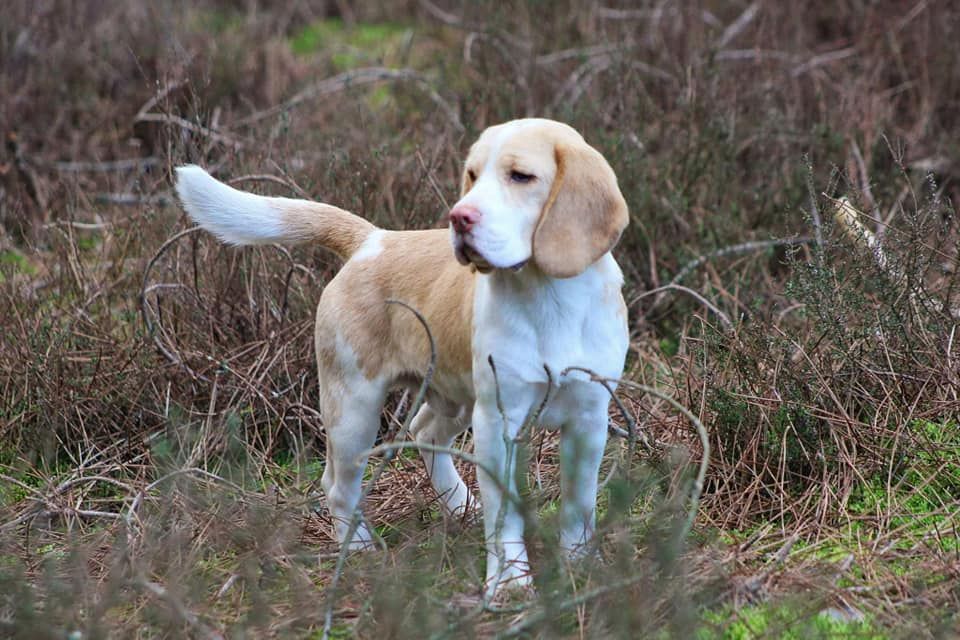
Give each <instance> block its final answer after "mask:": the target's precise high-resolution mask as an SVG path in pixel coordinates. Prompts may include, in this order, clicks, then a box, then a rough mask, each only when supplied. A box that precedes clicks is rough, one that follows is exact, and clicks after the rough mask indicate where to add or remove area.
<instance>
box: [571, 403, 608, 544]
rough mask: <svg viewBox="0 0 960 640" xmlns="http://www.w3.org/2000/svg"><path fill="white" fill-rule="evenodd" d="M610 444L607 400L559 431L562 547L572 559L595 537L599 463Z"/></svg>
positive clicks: (572, 420)
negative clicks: (607, 444) (608, 442)
mask: <svg viewBox="0 0 960 640" xmlns="http://www.w3.org/2000/svg"><path fill="white" fill-rule="evenodd" d="M606 443H607V407H606V398H603V402H601V403H600V405H599V406H598V407H597V408H595V409H594V410H592V411H585V412H583V413H581V414H580V415H578V416H576V417H575V418H574V419H571V420H570V421H569V422H568V423H566V424H564V425H563V426H562V427H561V430H560V493H561V498H562V500H561V506H560V546H561V547H563V549H565V550H566V551H567V553H568V554H570V555H571V556H576V555H578V554H580V553H582V551H583V550H584V545H586V544H587V542H589V541H590V538H592V537H593V529H594V522H595V520H596V508H597V483H598V476H599V473H600V462H601V460H602V459H603V451H604V448H605V446H606Z"/></svg>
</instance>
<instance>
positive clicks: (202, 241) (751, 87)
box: [0, 0, 960, 638]
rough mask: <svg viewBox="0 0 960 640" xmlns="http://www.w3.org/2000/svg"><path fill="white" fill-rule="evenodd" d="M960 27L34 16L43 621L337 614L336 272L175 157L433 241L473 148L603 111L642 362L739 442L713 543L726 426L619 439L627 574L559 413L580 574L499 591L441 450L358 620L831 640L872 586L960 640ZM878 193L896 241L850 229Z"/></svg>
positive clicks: (33, 339)
mask: <svg viewBox="0 0 960 640" xmlns="http://www.w3.org/2000/svg"><path fill="white" fill-rule="evenodd" d="M334 16H338V18H337V21H334V20H332V18H333V17H334ZM958 25H960V22H958V20H957V13H956V10H955V9H954V8H953V7H952V6H951V5H950V3H948V2H946V1H939V2H938V1H936V0H934V1H930V2H926V1H918V2H908V3H879V4H878V3H866V2H859V1H857V0H851V1H849V2H842V3H835V4H834V5H832V6H831V7H827V6H826V5H824V6H822V7H821V6H819V5H818V6H816V7H810V6H806V5H801V4H797V5H796V6H795V7H792V6H787V3H759V2H757V3H752V4H747V3H745V2H716V3H712V2H711V3H642V4H639V5H637V6H633V5H631V6H627V5H623V6H618V5H613V4H598V3H596V2H577V3H566V2H564V3H553V4H550V5H549V8H548V7H547V6H546V5H543V4H542V3H538V2H527V3H516V4H515V5H513V6H512V7H511V8H508V9H507V8H503V7H502V6H501V5H500V3H493V2H480V3H465V4H464V5H463V6H461V5H460V4H456V3H453V4H450V3H445V4H443V5H441V4H439V3H434V2H430V1H428V0H421V1H420V2H412V1H411V2H390V3H384V4H383V6H378V7H376V8H374V7H373V5H371V6H354V5H352V4H350V3H347V2H334V3H324V2H313V1H312V0H311V1H305V2H298V3H290V5H289V7H286V8H282V9H273V8H265V7H257V6H256V5H255V4H249V3H231V2H198V3H194V4H193V5H192V6H190V7H183V6H181V5H180V4H179V3H173V2H167V1H161V2H127V3H96V2H83V1H80V0H67V1H62V2H52V1H51V2H25V1H18V2H13V3H10V6H9V7H5V9H4V20H3V21H2V24H0V96H2V97H0V122H2V123H4V127H5V129H4V130H3V132H2V133H3V134H4V135H5V136H6V138H5V146H4V149H3V151H0V296H2V303H0V319H2V325H0V326H2V328H3V330H2V332H0V474H2V475H0V549H2V551H3V555H4V557H3V559H2V560H0V629H2V630H3V634H6V635H12V636H14V637H31V638H37V637H63V636H64V635H66V634H68V633H71V632H73V631H75V630H82V632H83V637H107V636H110V637H182V636H184V635H189V636H197V637H219V636H229V637H234V636H240V635H244V634H246V635H248V636H251V635H252V636H254V637H261V636H276V637H287V636H310V635H311V634H316V633H318V630H319V629H320V628H321V627H322V625H323V611H324V606H325V603H326V598H327V597H328V596H329V593H328V592H327V590H326V587H327V585H328V584H329V581H330V577H331V573H332V568H333V566H334V562H335V552H336V548H335V545H334V544H333V541H332V540H331V539H330V537H329V526H328V525H329V522H328V521H327V520H326V516H325V514H324V512H323V508H322V504H319V505H318V503H317V500H318V498H317V494H318V491H317V487H316V483H317V479H318V478H319V470H320V469H321V468H322V464H323V459H322V450H323V447H322V442H323V421H322V418H321V416H319V415H318V414H317V411H316V386H317V381H316V373H315V371H314V366H313V362H312V353H311V340H310V333H311V326H312V321H311V313H312V307H313V305H314V304H315V303H316V301H317V298H318V295H319V291H320V290H321V288H322V286H323V283H324V282H326V281H327V280H328V279H329V277H330V276H331V275H332V274H333V273H334V272H335V270H336V268H337V265H336V263H335V261H334V259H333V258H332V256H330V255H329V254H327V253H325V252H324V251H323V250H321V249H317V248H313V247H301V248H297V249H295V250H291V251H284V250H280V249H275V248H262V249H251V250H242V251H238V250H235V249H228V248H224V247H221V246H220V245H218V244H217V243H216V242H214V241H213V239H212V238H210V237H208V236H206V235H205V234H202V233H199V232H189V231H188V227H189V224H188V221H187V220H186V219H185V217H184V216H183V214H182V212H181V211H180V210H179V208H178V207H176V206H175V204H174V203H173V202H172V197H171V190H170V189H171V181H170V176H171V169H172V167H173V166H175V165H177V164H180V163H183V162H187V161H189V162H198V163H201V164H203V165H205V166H207V167H211V168H212V169H213V170H214V171H215V172H216V173H218V174H219V175H220V176H222V177H224V178H226V179H231V180H232V181H233V182H234V183H235V184H238V185H241V186H243V187H244V188H249V189H253V190H257V191H260V192H264V193H273V194H279V195H296V196H309V197H315V198H318V199H323V200H327V201H330V202H332V203H335V204H337V205H339V206H343V207H345V208H348V209H351V210H353V211H356V212H358V213H360V214H362V215H364V216H365V217H367V218H369V219H370V220H372V221H374V222H375V223H377V224H380V225H383V226H387V227H390V228H416V227H430V226H434V225H436V224H438V221H439V220H440V218H441V217H442V214H443V213H444V212H445V211H446V209H447V206H448V204H449V203H450V202H452V201H453V200H454V199H455V196H456V185H457V184H458V172H459V170H460V167H459V161H460V159H461V158H462V157H463V154H464V151H465V150H466V148H467V146H468V145H469V143H470V142H471V141H472V139H473V138H474V137H475V136H476V135H477V133H478V132H479V131H480V130H482V129H483V128H484V127H485V126H487V125H489V124H493V123H495V122H498V121H502V120H504V119H508V118H512V117H517V116H523V115H544V116H548V117H554V118H557V119H561V120H565V121H567V122H570V123H571V124H572V125H574V126H576V127H577V128H579V129H580V130H581V131H583V133H584V134H585V136H586V138H587V139H588V140H589V141H591V142H592V143H593V144H594V145H596V146H597V147H598V148H600V149H601V150H603V152H604V153H605V155H606V156H607V157H608V158H609V159H610V161H611V164H612V165H613V166H614V168H615V170H616V171H617V174H618V176H619V178H620V182H621V186H622V189H623V191H624V194H625V196H626V198H627V201H628V202H629V203H630V206H631V212H632V223H631V226H630V228H629V230H628V231H627V233H626V234H625V237H624V238H623V241H622V242H621V244H620V246H619V248H618V250H617V255H618V259H619V261H620V263H621V265H622V266H623V267H624V271H625V273H626V274H627V280H628V284H627V288H626V291H625V295H626V297H627V300H628V303H629V305H630V311H631V317H632V325H631V326H632V327H633V341H632V342H633V348H632V351H631V355H630V359H629V363H628V371H627V377H628V378H629V379H630V380H633V381H635V382H637V383H641V384H646V385H650V386H654V387H657V388H661V389H664V390H667V391H669V392H670V393H671V394H672V395H673V396H674V397H675V398H677V399H678V400H679V401H680V402H682V403H683V404H684V405H685V406H687V407H690V408H691V410H692V411H693V412H694V413H695V414H696V415H697V416H698V417H699V418H700V419H701V420H702V421H703V422H704V423H705V424H706V426H707V430H708V432H709V434H710V441H711V442H710V444H711V449H712V452H713V453H712V456H711V459H710V468H709V473H708V476H707V485H706V488H705V492H704V496H703V501H702V503H701V505H700V510H699V517H698V519H697V521H696V524H695V531H694V535H693V536H692V538H691V539H689V540H682V539H680V537H679V532H682V530H683V520H684V511H685V508H686V507H687V503H686V501H685V500H686V496H687V495H689V488H690V484H691V482H692V479H693V473H694V467H695V463H696V462H698V460H699V451H700V448H699V444H698V440H697V437H696V433H695V432H694V431H693V430H692V428H691V425H690V424H689V423H688V422H687V421H686V420H684V419H683V418H682V417H681V416H679V414H677V413H676V412H675V411H673V410H672V409H671V408H670V407H669V406H668V405H667V404H666V403H664V402H663V401H661V400H659V399H657V398H654V397H650V396H643V395H641V394H639V393H636V392H633V391H631V390H630V389H628V388H624V389H622V392H621V394H620V396H621V399H622V401H623V403H624V405H625V406H626V408H627V409H628V410H629V411H630V413H631V414H632V415H634V416H636V418H637V425H638V426H639V428H640V429H641V430H642V432H643V433H644V434H645V435H646V436H647V438H649V439H650V441H652V442H653V443H654V446H653V447H652V450H651V449H645V448H642V447H640V448H638V449H637V451H636V453H635V454H634V455H633V456H632V457H628V456H627V443H626V442H625V441H624V440H622V439H614V440H613V441H612V442H611V445H610V451H609V456H608V461H607V464H606V465H605V473H609V475H610V480H609V483H608V484H607V486H606V488H605V490H604V493H603V495H602V496H601V503H602V505H603V509H604V513H606V514H607V517H606V518H605V519H604V522H603V526H602V531H603V542H602V544H601V545H600V554H601V557H602V558H603V559H604V562H598V563H592V565H590V566H576V567H568V566H567V565H565V564H564V563H563V562H562V561H561V560H560V559H558V558H555V557H554V550H553V547H552V545H551V544H550V540H551V537H550V536H551V522H550V514H551V513H552V511H553V509H554V506H555V501H556V498H557V494H558V489H557V486H556V484H557V483H556V473H555V468H554V467H555V465H556V456H555V449H556V447H555V441H554V440H553V438H552V437H551V436H550V435H542V434H541V435H537V436H536V438H535V439H534V441H533V442H532V443H531V445H530V451H531V457H532V458H533V459H534V462H533V464H532V466H531V469H532V470H531V476H530V482H529V495H530V501H531V509H535V510H538V511H540V512H542V514H543V515H544V519H545V521H546V524H545V525H544V526H543V527H542V528H536V529H534V530H533V531H532V532H531V538H532V539H531V545H532V548H533V549H534V552H535V556H536V560H535V563H536V566H537V567H538V574H537V576H536V578H537V584H538V594H539V595H538V597H537V599H536V600H535V601H533V602H530V603H527V604H526V605H525V606H518V607H517V608H516V611H509V610H508V611H497V612H492V611H484V610H482V609H479V608H478V607H477V602H476V600H475V598H473V596H474V595H475V593H476V588H477V585H479V582H480V572H481V568H480V566H479V564H480V561H481V552H480V534H479V532H478V530H477V527H475V526H473V524H472V523H470V522H461V523H454V522H444V521H443V520H442V519H441V518H440V517H439V515H438V509H437V508H436V505H434V504H433V496H432V494H431V492H430V490H429V483H428V482H426V479H425V476H424V472H423V470H422V468H421V465H420V463H419V460H417V459H416V458H415V457H414V456H413V455H410V456H407V455H401V456H399V457H398V458H397V460H396V461H394V462H393V463H392V464H391V465H390V467H389V468H388V470H387V472H386V473H385V474H384V475H383V476H382V477H381V479H380V480H379V482H378V485H377V487H376V488H375V489H374V490H373V492H372V493H371V497H370V500H369V504H368V505H367V506H368V512H369V514H370V516H371V520H372V522H373V523H374V525H375V526H376V527H377V529H378V531H379V532H380V533H381V535H383V536H384V538H385V539H386V541H387V543H388V546H387V550H386V551H383V552H376V553H373V554H370V555H367V556H364V557H357V558H353V559H351V561H350V562H349V563H348V566H347V569H346V573H345V574H344V579H343V580H342V581H341V583H342V585H343V588H342V589H341V590H340V591H339V592H338V593H337V594H335V601H334V603H333V606H334V611H335V616H334V619H335V626H334V631H336V632H337V633H341V634H344V635H346V634H348V633H350V632H351V631H353V632H355V633H357V634H359V635H361V636H372V635H377V636H390V637H407V636H415V637H424V635H425V634H426V635H429V634H430V633H436V634H437V635H451V636H460V635H465V634H475V635H479V636H486V635H489V634H494V633H508V634H509V633H514V634H517V635H523V634H530V635H538V634H539V635H541V636H543V637H555V636H578V637H580V636H583V637H595V636H599V635H625V634H627V633H631V634H633V635H634V636H635V637H644V636H651V635H655V634H661V636H659V637H690V636H691V635H692V634H693V633H694V632H695V631H696V630H699V631H698V632H699V633H700V634H703V637H715V636H716V637H724V634H727V636H728V637H739V636H736V635H735V634H736V633H737V629H740V627H738V626H737V625H743V626H744V628H746V629H747V632H746V633H747V637H754V636H778V635H786V634H789V633H794V634H801V635H807V634H814V633H817V632H819V631H818V629H819V630H820V631H822V629H821V628H820V627H816V626H815V624H814V622H812V621H813V620H814V618H815V615H816V614H817V613H818V612H819V611H821V610H824V609H827V608H832V610H833V611H834V612H835V613H836V612H841V613H839V614H838V615H845V616H847V617H857V616H860V615H864V616H866V618H867V620H868V626H869V628H870V629H871V631H870V633H875V634H889V635H893V636H901V635H902V636H904V637H921V636H929V637H933V636H938V635H944V636H945V635H949V634H950V633H956V632H957V626H956V625H957V624H958V623H957V620H956V617H955V614H953V613H952V612H953V611H956V610H957V607H958V605H960V593H958V592H957V590H956V587H955V586H954V585H955V583H956V578H957V573H958V571H960V555H958V553H960V551H958V549H960V541H958V540H960V534H958V530H957V527H958V519H960V518H958V508H960V502H958V501H960V462H958V460H960V431H958V430H960V424H958V421H957V416H958V415H960V400H958V397H957V389H958V388H960V369H958V365H957V361H958V360H957V353H956V352H957V351H958V350H960V346H958V345H957V344H956V342H957V340H958V336H957V335H956V324H957V320H958V317H957V312H956V309H958V308H960V301H958V291H957V288H958V287H957V285H958V278H957V275H956V273H957V261H958V234H957V229H956V223H955V219H954V218H955V211H954V208H953V204H952V203H953V201H954V200H955V199H956V196H957V188H958V182H957V180H956V177H957V175H958V171H960V169H958V165H957V158H958V157H960V156H958V147H957V142H956V141H957V140H958V139H960V137H958V134H960V126H958V125H960V121H958V119H960V115H958V114H960V110H958V109H957V105H958V103H960V76H957V75H956V74H955V73H953V72H952V69H953V67H954V66H955V61H956V60H957V59H958V58H960V37H958V36H960V33H958V28H960V27H958ZM841 196H846V197H848V198H849V199H850V201H851V202H852V203H853V206H854V207H856V209H857V210H859V211H860V212H862V214H858V217H859V221H860V223H861V224H862V225H863V228H865V229H867V231H868V232H869V234H870V235H871V237H873V238H874V240H875V241H876V242H877V243H878V244H879V247H880V250H879V251H877V250H876V249H874V250H871V249H869V248H867V247H866V245H867V239H866V238H865V237H863V236H862V235H858V233H850V232H848V229H847V227H844V226H840V227H838V226H837V224H836V222H835V220H834V216H833V211H834V207H835V204H836V201H835V200H834V198H839V197H841ZM408 402H409V399H408V398H401V397H397V398H395V399H394V401H393V402H392V403H391V405H390V407H389V410H388V411H387V412H386V414H385V415H384V420H383V423H384V430H383V432H382V433H383V435H382V437H383V438H384V439H385V440H387V439H389V438H390V437H391V435H392V434H393V433H395V431H396V428H397V427H398V425H399V424H400V422H401V421H402V419H403V416H404V414H405V411H406V408H407V404H408ZM611 415H612V418H613V420H614V422H615V423H616V424H617V425H618V426H619V427H621V428H625V426H626V425H625V422H624V420H623V417H622V416H621V415H620V413H619V412H618V411H617V410H613V411H612V413H611ZM466 446H467V447H469V440H467V443H466ZM463 470H464V474H465V475H466V476H467V477H472V475H473V472H472V470H471V469H469V468H468V467H467V466H464V469H463ZM315 508H318V509H319V510H318V511H317V512H316V513H315V512H314V509H315ZM318 554H319V558H320V559H319V561H318V559H317V558H318ZM757 603H760V604H759V605H758V604H757ZM764 603H766V604H764ZM758 606H759V607H760V608H759V609H758ZM764 607H767V608H766V609H764ZM758 610H759V611H767V612H771V611H773V612H774V613H776V612H778V611H785V612H786V614H784V615H783V616H781V615H779V614H777V615H773V613H771V614H770V618H769V619H764V621H763V622H762V623H758V621H757V619H756V617H755V612H756V611H758ZM765 615H766V614H765ZM837 624H839V623H837ZM810 625H814V626H810ZM831 628H832V629H833V630H834V631H837V629H841V630H842V629H847V630H848V631H849V630H850V629H848V628H846V627H842V625H841V626H838V627H831ZM851 628H852V627H851ZM857 628H858V629H860V628H859V627H857ZM865 629H866V628H863V629H860V630H861V631H863V632H864V633H866V631H865ZM751 633H752V634H753V635H752V636H751V635H750V634H751Z"/></svg>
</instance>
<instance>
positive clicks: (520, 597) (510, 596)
mask: <svg viewBox="0 0 960 640" xmlns="http://www.w3.org/2000/svg"><path fill="white" fill-rule="evenodd" d="M536 596H537V590H536V588H535V587H534V586H533V579H532V577H531V576H530V574H529V573H526V574H523V575H518V576H515V577H513V578H509V579H506V580H503V581H501V582H499V583H498V584H497V585H495V586H493V587H492V589H491V585H490V584H489V583H488V584H487V586H486V587H485V588H484V599H485V603H486V606H487V608H489V609H493V610H496V609H510V608H512V607H515V606H517V605H521V604H524V603H527V602H529V601H531V600H533V599H535V598H536Z"/></svg>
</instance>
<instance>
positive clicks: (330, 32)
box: [290, 18, 412, 71]
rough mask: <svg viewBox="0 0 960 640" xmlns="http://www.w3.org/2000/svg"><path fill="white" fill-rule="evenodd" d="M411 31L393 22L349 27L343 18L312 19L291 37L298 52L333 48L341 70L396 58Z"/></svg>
mask: <svg viewBox="0 0 960 640" xmlns="http://www.w3.org/2000/svg"><path fill="white" fill-rule="evenodd" d="M411 34H412V31H411V29H410V28H409V27H407V26H406V25H403V24H398V23H393V22H374V23H358V24H355V25H352V26H350V27H348V26H346V25H344V24H343V21H342V20H341V19H340V18H329V19H327V20H317V21H315V22H311V23H310V24H308V25H307V26H305V27H304V28H303V29H301V30H300V31H299V32H297V33H296V34H295V35H293V36H292V37H291V38H290V48H291V50H293V52H294V53H295V54H297V55H301V56H306V55H312V54H314V53H317V52H319V51H332V52H333V53H332V54H331V57H330V60H331V62H332V63H333V66H334V67H335V68H336V69H337V70H338V71H345V70H347V69H353V68H356V67H360V66H365V65H368V64H382V63H390V62H395V60H390V58H393V57H396V55H398V54H399V53H400V52H401V51H402V49H403V48H404V45H405V44H406V43H407V42H408V41H409V39H410V37H411Z"/></svg>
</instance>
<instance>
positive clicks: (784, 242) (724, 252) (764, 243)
mask: <svg viewBox="0 0 960 640" xmlns="http://www.w3.org/2000/svg"><path fill="white" fill-rule="evenodd" d="M810 242H813V238H811V237H810V236H800V237H798V238H779V239H776V240H753V241H750V242H743V243H741V244H735V245H731V246H729V247H721V248H720V249H716V250H714V251H711V252H709V253H705V254H703V255H702V256H699V257H697V258H694V259H693V260H691V261H690V262H688V263H687V264H685V265H684V266H683V268H682V269H680V271H678V272H677V275H675V276H673V279H672V280H670V284H677V283H679V282H680V281H681V280H683V279H684V278H685V277H687V276H688V275H689V274H690V272H691V271H693V270H694V269H696V268H697V267H699V266H700V265H702V264H704V263H705V262H707V261H708V260H712V259H713V258H720V257H723V256H730V255H736V254H738V253H747V252H749V251H760V250H762V249H769V248H770V247H791V246H796V245H798V244H808V243H810ZM654 304H655V306H656V303H654Z"/></svg>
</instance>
